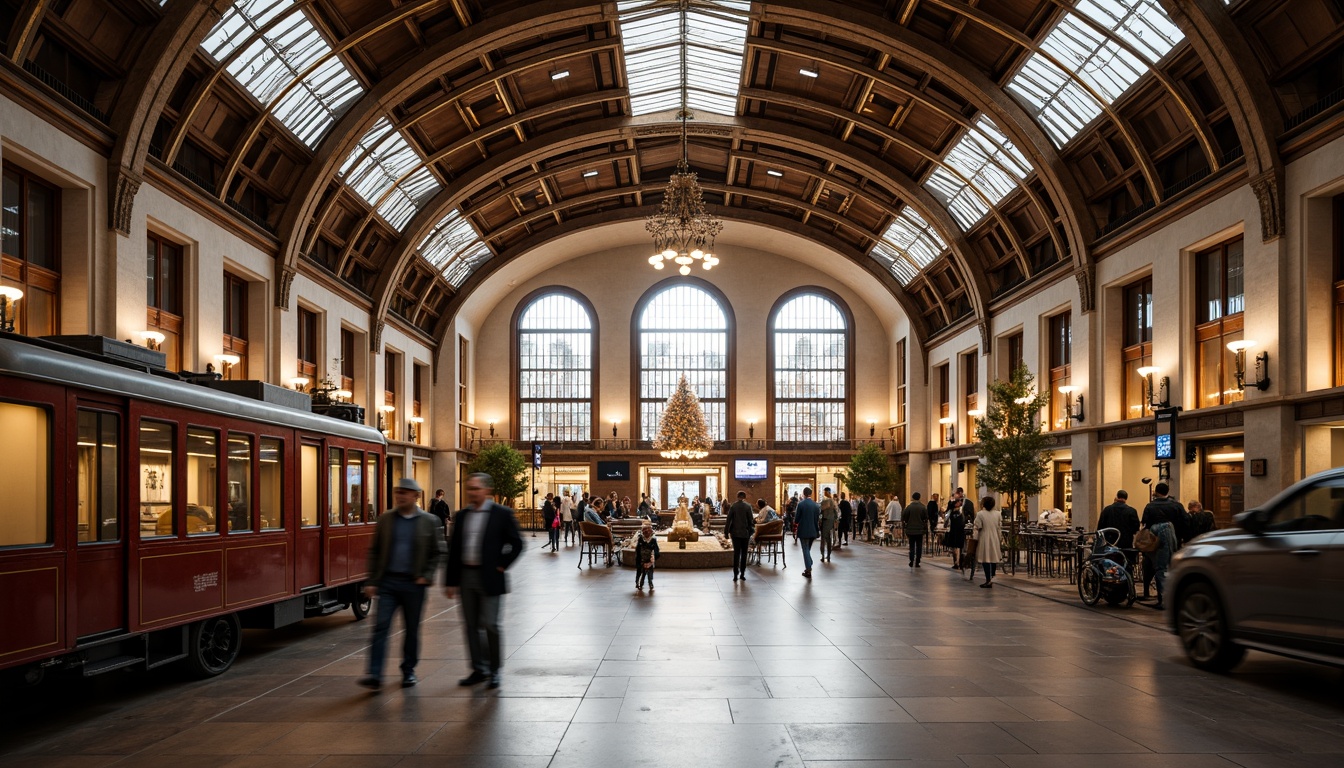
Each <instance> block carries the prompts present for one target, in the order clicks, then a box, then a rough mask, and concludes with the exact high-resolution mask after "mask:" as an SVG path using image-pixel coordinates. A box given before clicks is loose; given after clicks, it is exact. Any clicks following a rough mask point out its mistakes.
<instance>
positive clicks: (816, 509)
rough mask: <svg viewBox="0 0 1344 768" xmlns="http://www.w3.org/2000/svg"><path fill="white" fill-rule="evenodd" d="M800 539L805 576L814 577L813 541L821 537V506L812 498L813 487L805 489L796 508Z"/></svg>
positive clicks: (795, 515) (795, 514) (795, 516)
mask: <svg viewBox="0 0 1344 768" xmlns="http://www.w3.org/2000/svg"><path fill="white" fill-rule="evenodd" d="M793 515H794V519H795V520H797V524H798V534H797V535H798V539H799V540H801V541H802V543H803V568H804V570H803V576H804V577H805V578H808V579H810V578H812V543H813V542H815V541H816V540H817V539H818V538H820V537H821V507H820V506H818V505H817V502H815V501H813V500H812V489H811V488H804V489H803V500H802V501H800V502H798V508H797V509H796V510H794V513H793Z"/></svg>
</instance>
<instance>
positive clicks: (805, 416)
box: [770, 293, 854, 441]
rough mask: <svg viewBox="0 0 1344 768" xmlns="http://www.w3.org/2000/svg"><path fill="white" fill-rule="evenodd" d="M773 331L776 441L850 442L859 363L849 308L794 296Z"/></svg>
mask: <svg viewBox="0 0 1344 768" xmlns="http://www.w3.org/2000/svg"><path fill="white" fill-rule="evenodd" d="M772 333H773V334H774V338H773V342H774V355H773V357H772V359H771V361H770V362H771V366H772V368H773V370H772V372H771V373H772V378H773V380H774V404H775V407H774V418H775V439H776V440H786V441H834V440H845V439H846V438H847V436H848V433H849V408H848V401H849V393H850V392H851V391H852V388H853V387H852V382H851V377H852V376H853V372H854V366H852V365H850V364H848V360H849V357H848V355H849V323H848V322H847V321H846V320H845V314H844V312H843V311H841V308H840V307H839V306H838V305H837V304H836V303H835V302H834V301H832V300H831V299H829V298H827V297H825V296H820V295H817V294H814V293H808V294H803V295H800V296H795V297H793V298H791V299H789V300H788V301H786V302H785V303H784V305H783V306H781V307H779V309H778V310H776V312H775V317H774V324H773V330H772Z"/></svg>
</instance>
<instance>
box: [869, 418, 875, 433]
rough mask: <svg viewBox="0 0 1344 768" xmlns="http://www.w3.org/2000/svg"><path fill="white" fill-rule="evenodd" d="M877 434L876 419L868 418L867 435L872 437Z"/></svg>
mask: <svg viewBox="0 0 1344 768" xmlns="http://www.w3.org/2000/svg"><path fill="white" fill-rule="evenodd" d="M876 434H877V419H869V420H868V436H869V437H873V436H874V435H876Z"/></svg>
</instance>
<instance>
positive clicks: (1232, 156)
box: [1218, 144, 1246, 165]
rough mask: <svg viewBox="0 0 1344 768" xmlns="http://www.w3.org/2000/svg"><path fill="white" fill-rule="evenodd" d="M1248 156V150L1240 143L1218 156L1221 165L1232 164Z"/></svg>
mask: <svg viewBox="0 0 1344 768" xmlns="http://www.w3.org/2000/svg"><path fill="white" fill-rule="evenodd" d="M1245 156H1246V150H1245V149H1243V148H1242V146H1241V145H1240V144H1238V145H1236V146H1235V147H1233V148H1231V149H1229V150H1227V151H1226V152H1224V153H1223V156H1222V157H1220V158H1218V164H1219V165H1230V164H1232V163H1235V162H1236V161H1238V160H1240V159H1241V158H1243V157H1245Z"/></svg>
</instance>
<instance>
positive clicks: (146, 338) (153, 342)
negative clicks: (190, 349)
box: [140, 331, 168, 352]
mask: <svg viewBox="0 0 1344 768" xmlns="http://www.w3.org/2000/svg"><path fill="white" fill-rule="evenodd" d="M167 338H168V337H167V336H164V335H163V334H162V333H159V332H158V331H141V332H140V340H141V341H143V342H145V346H146V347H148V348H150V349H152V350H154V351H155V352H159V351H161V350H160V349H159V347H161V346H162V345H163V342H164V339H167Z"/></svg>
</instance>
